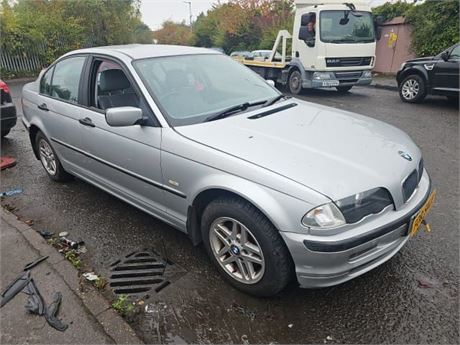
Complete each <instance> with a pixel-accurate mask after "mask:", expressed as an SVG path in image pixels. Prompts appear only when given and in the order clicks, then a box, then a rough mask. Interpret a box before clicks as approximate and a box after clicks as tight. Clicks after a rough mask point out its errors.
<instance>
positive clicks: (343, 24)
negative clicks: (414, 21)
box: [238, 0, 377, 94]
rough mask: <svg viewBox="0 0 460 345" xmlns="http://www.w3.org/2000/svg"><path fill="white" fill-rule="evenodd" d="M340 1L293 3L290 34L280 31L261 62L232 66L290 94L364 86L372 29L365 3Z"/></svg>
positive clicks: (370, 60)
mask: <svg viewBox="0 0 460 345" xmlns="http://www.w3.org/2000/svg"><path fill="white" fill-rule="evenodd" d="M344 1H345V2H344ZM346 1H347V0H342V1H340V0H295V6H296V12H295V20H294V27H293V34H292V35H291V34H290V33H289V32H288V31H286V30H282V31H280V32H279V33H278V36H277V39H276V41H275V44H274V46H273V49H272V52H271V55H270V57H269V58H268V59H266V60H264V61H259V60H250V59H238V60H239V61H241V62H242V63H243V64H244V65H246V66H248V67H249V68H251V69H252V70H254V71H255V72H257V73H258V74H260V75H261V76H262V77H264V78H265V79H268V80H273V81H275V83H278V84H281V85H288V87H289V89H290V91H291V93H293V94H298V93H299V92H300V91H301V90H302V88H336V89H337V90H338V91H339V92H347V91H348V90H350V89H351V88H352V87H353V86H354V85H366V84H370V83H371V81H372V74H371V70H372V68H373V67H374V63H375V46H376V36H377V34H376V33H377V29H376V24H375V23H374V20H373V17H372V14H371V9H370V7H369V4H368V2H369V1H363V0H355V1H353V0H350V1H353V2H346ZM288 39H292V53H291V56H288V55H287V54H286V50H287V40H288ZM280 44H281V47H280ZM277 52H278V54H277ZM280 53H281V54H280ZM280 55H281V58H280ZM275 56H277V58H275Z"/></svg>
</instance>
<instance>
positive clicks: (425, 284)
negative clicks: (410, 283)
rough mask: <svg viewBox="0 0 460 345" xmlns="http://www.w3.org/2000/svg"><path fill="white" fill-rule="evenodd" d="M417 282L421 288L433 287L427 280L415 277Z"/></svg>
mask: <svg viewBox="0 0 460 345" xmlns="http://www.w3.org/2000/svg"><path fill="white" fill-rule="evenodd" d="M417 282H418V286H420V287H421V288H423V289H431V288H432V287H433V286H432V285H431V284H430V283H429V282H427V281H425V280H422V279H417Z"/></svg>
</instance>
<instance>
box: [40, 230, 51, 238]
mask: <svg viewBox="0 0 460 345" xmlns="http://www.w3.org/2000/svg"><path fill="white" fill-rule="evenodd" d="M38 232H39V233H40V235H42V237H43V238H44V239H45V240H49V239H50V238H51V237H53V235H54V232H51V231H49V230H40V231H38Z"/></svg>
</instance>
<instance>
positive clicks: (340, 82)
mask: <svg viewBox="0 0 460 345" xmlns="http://www.w3.org/2000/svg"><path fill="white" fill-rule="evenodd" d="M364 72H367V71H340V72H339V71H328V74H329V77H328V78H326V79H314V78H313V79H311V80H304V81H303V82H302V87H305V88H313V89H320V88H321V89H322V88H333V87H340V86H355V85H369V84H371V83H372V77H371V76H369V75H368V74H365V73H364ZM312 76H313V75H312Z"/></svg>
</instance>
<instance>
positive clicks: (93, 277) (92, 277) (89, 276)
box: [83, 272, 99, 282]
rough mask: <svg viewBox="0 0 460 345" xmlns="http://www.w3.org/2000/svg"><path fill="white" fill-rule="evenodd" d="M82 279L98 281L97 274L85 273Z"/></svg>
mask: <svg viewBox="0 0 460 345" xmlns="http://www.w3.org/2000/svg"><path fill="white" fill-rule="evenodd" d="M83 277H85V278H86V280H88V281H90V282H92V281H96V280H98V279H99V276H98V275H97V274H94V272H87V273H83Z"/></svg>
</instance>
